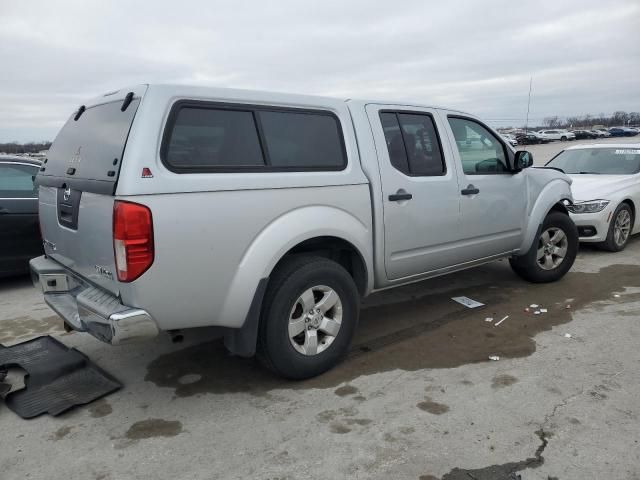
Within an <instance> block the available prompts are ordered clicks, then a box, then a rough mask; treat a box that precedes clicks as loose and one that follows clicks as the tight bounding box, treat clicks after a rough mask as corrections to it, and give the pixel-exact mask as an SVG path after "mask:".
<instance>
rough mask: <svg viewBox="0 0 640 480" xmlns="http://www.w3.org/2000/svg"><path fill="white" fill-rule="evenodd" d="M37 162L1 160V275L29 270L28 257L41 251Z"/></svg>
mask: <svg viewBox="0 0 640 480" xmlns="http://www.w3.org/2000/svg"><path fill="white" fill-rule="evenodd" d="M37 173H38V165H35V164H33V163H31V162H19V161H6V162H3V161H2V160H0V275H3V274H9V273H19V272H27V271H28V266H29V263H28V262H29V260H30V259H31V258H33V257H37V256H38V255H41V251H42V242H41V240H40V232H39V230H38V191H37V189H36V187H35V186H34V184H33V176H34V175H36V174H37Z"/></svg>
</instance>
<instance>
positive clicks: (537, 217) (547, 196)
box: [519, 178, 573, 254]
mask: <svg viewBox="0 0 640 480" xmlns="http://www.w3.org/2000/svg"><path fill="white" fill-rule="evenodd" d="M534 188H535V187H534ZM532 197H533V198H535V199H536V200H535V203H534V205H533V207H532V208H531V210H530V212H529V218H528V220H527V226H526V230H525V234H524V236H523V238H522V243H521V244H520V248H519V252H520V253H521V254H523V253H526V252H528V251H529V249H530V248H531V245H533V242H534V241H535V239H536V237H537V235H538V230H539V229H540V226H541V225H542V222H543V221H544V219H545V217H546V216H547V215H548V213H549V212H550V211H551V209H552V208H553V206H554V205H556V204H557V203H561V202H562V201H563V200H568V201H570V202H572V201H573V197H572V195H571V188H570V186H569V183H568V182H567V181H566V180H564V179H562V178H557V179H554V180H552V181H551V182H549V183H547V184H546V185H545V186H544V187H543V188H542V190H541V191H540V193H539V194H537V195H536V194H535V192H530V197H529V198H532Z"/></svg>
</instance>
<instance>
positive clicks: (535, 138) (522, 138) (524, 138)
mask: <svg viewBox="0 0 640 480" xmlns="http://www.w3.org/2000/svg"><path fill="white" fill-rule="evenodd" d="M516 140H517V141H518V144H519V145H536V144H538V143H547V142H548V140H547V139H545V138H543V137H542V136H541V135H538V134H537V133H534V132H529V133H526V134H525V133H518V134H517V135H516Z"/></svg>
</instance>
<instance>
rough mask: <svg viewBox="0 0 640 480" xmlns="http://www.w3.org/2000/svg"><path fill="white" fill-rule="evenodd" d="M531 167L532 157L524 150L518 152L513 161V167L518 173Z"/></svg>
mask: <svg viewBox="0 0 640 480" xmlns="http://www.w3.org/2000/svg"><path fill="white" fill-rule="evenodd" d="M532 165H533V155H532V154H531V152H527V151H526V150H518V151H517V152H516V156H515V158H514V160H513V167H514V168H515V169H516V170H517V171H520V170H522V169H524V168H528V167H530V166H532Z"/></svg>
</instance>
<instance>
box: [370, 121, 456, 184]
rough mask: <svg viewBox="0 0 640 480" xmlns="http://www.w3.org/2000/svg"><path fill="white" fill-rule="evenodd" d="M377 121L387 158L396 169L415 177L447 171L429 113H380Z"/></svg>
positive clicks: (441, 173)
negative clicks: (378, 121) (380, 126)
mask: <svg viewBox="0 0 640 480" xmlns="http://www.w3.org/2000/svg"><path fill="white" fill-rule="evenodd" d="M380 121H381V122H382V129H383V130H384V136H385V140H386V143H387V150H388V152H389V159H390V160H391V165H393V167H394V168H395V169H396V170H399V171H401V172H402V173H404V174H405V175H408V176H414V177H416V176H417V177H426V176H438V175H444V174H445V173H446V167H445V162H444V156H443V154H442V148H440V142H439V141H438V133H437V132H436V128H435V125H434V123H433V118H432V117H431V115H428V114H421V113H403V112H382V113H380Z"/></svg>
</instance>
